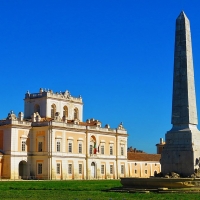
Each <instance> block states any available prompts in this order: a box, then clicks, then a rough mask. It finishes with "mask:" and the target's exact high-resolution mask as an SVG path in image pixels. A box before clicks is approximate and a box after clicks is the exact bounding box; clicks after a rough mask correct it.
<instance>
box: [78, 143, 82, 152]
mask: <svg viewBox="0 0 200 200" xmlns="http://www.w3.org/2000/svg"><path fill="white" fill-rule="evenodd" d="M78 153H82V144H81V143H79V144H78Z"/></svg>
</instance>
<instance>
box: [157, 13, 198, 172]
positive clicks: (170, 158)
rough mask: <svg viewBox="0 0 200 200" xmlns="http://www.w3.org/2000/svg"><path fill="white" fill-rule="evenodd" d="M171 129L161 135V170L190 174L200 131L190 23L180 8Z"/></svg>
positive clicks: (196, 158)
mask: <svg viewBox="0 0 200 200" xmlns="http://www.w3.org/2000/svg"><path fill="white" fill-rule="evenodd" d="M171 123H172V125H173V126H172V129H171V130H170V131H168V132H167V133H166V135H165V141H166V145H165V147H164V149H163V151H162V155H161V171H162V173H163V174H164V175H165V174H167V173H170V172H176V173H179V174H181V175H182V176H191V175H192V174H194V172H196V173H197V172H198V169H199V166H200V132H199V130H198V129H197V124H198V119H197V109H196V95H195V84H194V69H193V57H192V43H191V32H190V22H189V20H188V18H187V16H186V15H185V13H184V12H183V11H182V12H181V13H180V15H179V16H178V18H177V19H176V34H175V53H174V78H173V97H172V121H171Z"/></svg>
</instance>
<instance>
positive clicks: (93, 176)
mask: <svg viewBox="0 0 200 200" xmlns="http://www.w3.org/2000/svg"><path fill="white" fill-rule="evenodd" d="M95 174H96V170H95V163H94V162H92V163H91V178H96V176H95Z"/></svg>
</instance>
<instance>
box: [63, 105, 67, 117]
mask: <svg viewBox="0 0 200 200" xmlns="http://www.w3.org/2000/svg"><path fill="white" fill-rule="evenodd" d="M63 116H65V117H68V108H67V106H64V107H63Z"/></svg>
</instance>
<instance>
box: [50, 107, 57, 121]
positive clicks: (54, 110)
mask: <svg viewBox="0 0 200 200" xmlns="http://www.w3.org/2000/svg"><path fill="white" fill-rule="evenodd" d="M55 113H56V105H55V104H52V105H51V118H52V119H54V118H55Z"/></svg>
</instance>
